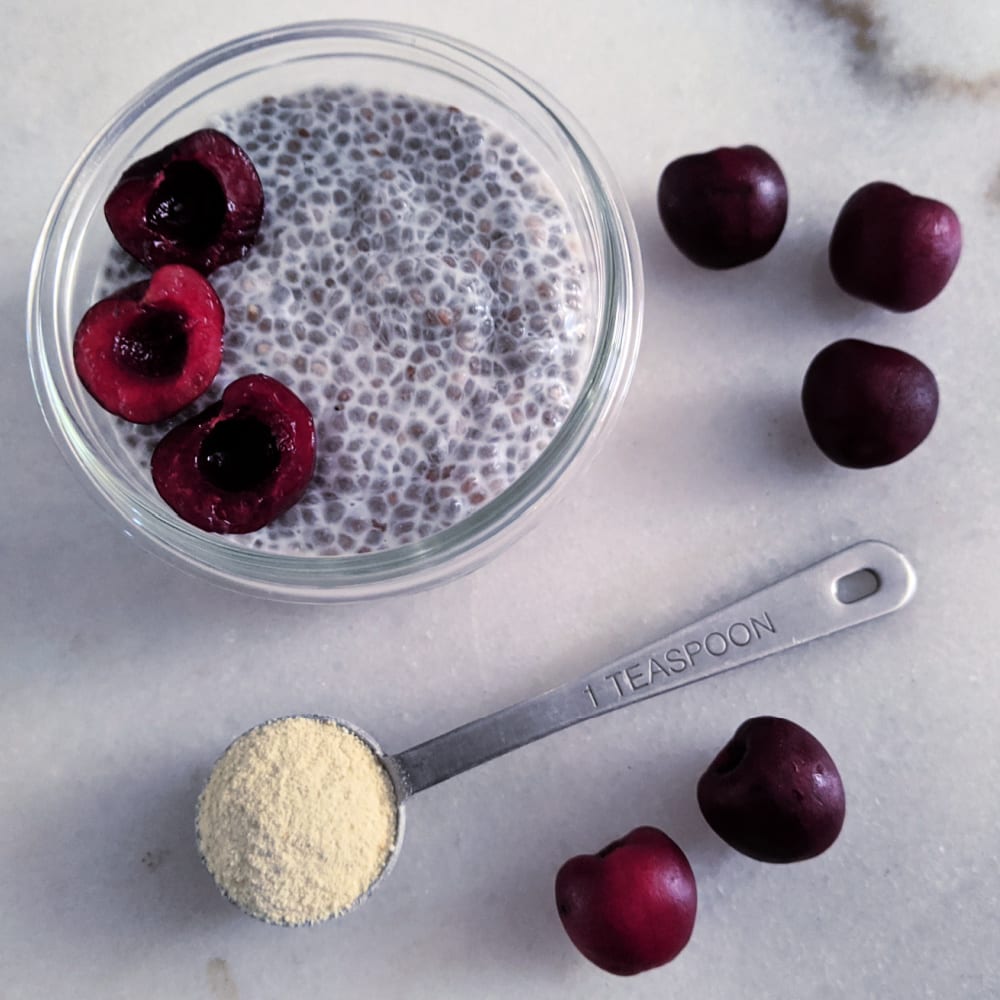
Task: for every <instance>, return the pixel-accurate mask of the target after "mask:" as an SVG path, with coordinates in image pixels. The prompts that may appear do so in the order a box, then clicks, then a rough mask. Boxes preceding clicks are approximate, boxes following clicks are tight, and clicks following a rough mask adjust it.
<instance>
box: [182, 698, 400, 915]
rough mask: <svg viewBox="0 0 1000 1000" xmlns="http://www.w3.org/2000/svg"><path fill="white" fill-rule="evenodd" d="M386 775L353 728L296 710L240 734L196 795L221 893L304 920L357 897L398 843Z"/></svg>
mask: <svg viewBox="0 0 1000 1000" xmlns="http://www.w3.org/2000/svg"><path fill="white" fill-rule="evenodd" d="M397 824H398V810H397V805H396V796H395V793H394V790H393V786H392V781H391V780H390V778H389V775H388V774H387V772H386V770H385V768H384V767H383V766H382V764H381V762H380V761H379V759H378V757H377V756H376V755H375V754H374V753H373V751H372V750H371V748H370V747H369V746H368V745H367V744H366V743H365V742H364V741H363V740H361V739H360V738H359V737H358V736H356V735H355V734H354V733H352V732H351V731H350V730H348V729H345V728H344V727H343V726H340V725H338V724H337V723H336V722H334V721H332V720H329V719H321V718H316V717H312V716H296V717H291V718H285V719H277V720H275V721H272V722H267V723H264V725H262V726H258V727H257V728H255V729H252V730H250V731H249V732H247V733H244V734H243V735H242V736H240V737H239V738H238V739H237V740H235V741H234V742H233V743H232V745H231V746H230V747H229V748H228V749H227V750H226V752H225V753H224V754H223V755H222V757H221V758H220V759H219V761H218V762H217V763H216V765H215V768H214V769H213V771H212V774H211V776H210V777H209V779H208V783H207V784H206V785H205V789H204V791H203V792H202V793H201V796H200V798H199V799H198V817H197V824H196V827H197V835H198V846H199V849H200V850H201V853H202V857H203V858H204V859H205V864H206V866H207V868H208V870H209V872H211V874H212V876H213V877H214V879H215V881H216V883H217V884H218V886H219V888H220V889H221V890H222V891H223V893H224V894H225V895H226V896H227V897H228V898H229V899H231V900H232V901H233V902H234V903H236V904H237V905H238V906H239V907H240V908H241V909H243V910H245V911H246V912H247V913H249V914H251V915H252V916H254V917H259V918H260V919H263V920H267V921H270V922H271V923H276V924H288V925H296V924H309V923H316V922H318V921H322V920H326V919H327V918H329V917H333V916H337V915H339V914H341V913H343V912H344V911H345V910H347V909H348V908H349V907H350V906H351V905H352V904H353V903H355V902H356V901H357V900H358V899H360V898H361V896H363V895H364V894H365V892H366V891H367V890H368V889H369V888H370V887H371V885H372V883H374V881H375V880H376V879H377V878H378V876H379V874H380V873H381V871H382V869H383V868H384V867H385V864H386V862H387V860H388V859H389V856H390V854H391V853H392V850H393V847H394V845H395V842H396V832H397Z"/></svg>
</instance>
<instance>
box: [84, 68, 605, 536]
mask: <svg viewBox="0 0 1000 1000" xmlns="http://www.w3.org/2000/svg"><path fill="white" fill-rule="evenodd" d="M212 125H213V127H215V128H218V129H220V130H221V131H223V132H226V133H227V134H228V135H230V136H231V137H232V138H233V139H234V140H235V141H236V142H238V143H239V144H240V145H241V146H242V147H243V148H244V149H245V150H246V152H247V153H248V154H249V156H250V157H251V159H252V160H253V162H254V165H255V166H256V168H257V171H258V173H259V175H260V179H261V182H262V184H263V187H264V193H265V213H264V221H263V225H262V226H261V230H260V233H259V236H258V239H257V242H256V244H255V246H254V247H253V249H252V250H251V252H250V253H249V255H248V256H247V257H246V258H245V259H244V260H242V261H239V262H237V263H233V264H230V265H228V266H226V267H224V268H222V269H221V270H220V271H217V272H215V273H214V274H212V275H211V277H210V281H211V283H212V285H213V286H214V287H215V290H216V291H217V293H218V295H219V297H220V298H221V300H222V302H223V304H224V306H225V310H226V327H225V330H226V332H225V351H224V357H223V363H222V368H221V370H220V372H219V375H218V377H217V378H216V380H215V383H214V384H213V386H212V388H211V389H210V390H209V391H208V392H207V393H206V394H205V395H204V396H203V397H202V398H201V399H199V400H198V402H197V403H196V404H195V405H194V406H193V407H192V408H189V409H188V410H187V411H184V412H182V413H180V414H178V417H177V418H176V420H175V422H179V421H181V420H184V419H186V418H187V417H188V416H190V415H191V414H192V413H193V412H196V411H198V410H201V409H203V408H204V407H205V406H206V405H208V404H209V403H211V402H213V401H215V400H216V399H218V398H219V396H220V395H221V392H222V389H223V388H224V387H225V386H226V385H227V384H228V383H230V382H231V381H232V380H233V379H235V378H238V377H239V376H242V375H248V374H254V373H263V374H268V375H271V376H272V377H274V378H276V379H278V380H280V381H281V382H283V383H285V384H286V385H287V386H289V387H290V388H291V389H293V390H294V391H295V392H296V393H297V394H298V396H299V397H300V398H301V399H302V400H303V402H304V403H305V404H306V405H307V406H308V407H309V409H310V411H311V412H312V415H313V418H314V420H315V424H316V437H317V466H316V473H315V476H314V477H313V480H312V483H311V484H310V486H309V488H308V490H307V492H306V494H305V496H304V497H303V498H302V499H301V500H300V501H299V503H298V504H296V505H295V506H294V507H293V508H292V509H291V510H289V511H287V512H286V513H285V514H283V515H281V516H280V517H279V518H278V519H277V520H275V521H273V522H272V523H271V524H269V525H268V526H267V527H265V528H263V529H261V530H259V531H256V532H253V533H251V534H248V535H230V536H227V538H228V540H229V541H231V542H232V543H233V544H236V545H243V546H248V547H252V548H255V549H260V550H262V551H267V552H274V553H283V554H303V555H310V554H311V555H341V554H351V553H362V552H371V551H376V550H381V549H389V548H393V547H395V546H399V545H403V544H406V543H409V542H413V541H416V540H419V539H423V538H426V537H428V536H430V535H432V534H434V533H435V532H438V531H440V530H442V529H444V528H446V527H449V526H450V525H453V524H455V523H457V522H458V521H460V520H461V519H462V518H464V517H466V516H467V515H468V514H470V513H471V512H473V511H474V510H476V509H477V508H479V507H481V506H482V505H484V504H486V503H487V502H488V501H490V500H492V499H493V498H495V497H496V496H498V495H499V494H500V493H501V492H503V490H505V489H506V488H507V487H508V486H509V485H510V484H511V483H513V482H514V481H515V480H516V479H517V478H518V477H519V476H521V475H522V474H523V473H524V472H525V470H526V469H527V468H528V467H529V466H530V465H531V464H532V463H533V462H534V461H535V459H536V458H537V457H538V456H539V454H540V453H541V452H542V451H543V450H544V449H545V447H546V446H547V445H548V444H549V442H550V441H551V440H552V438H553V437H554V436H555V434H556V432H557V431H558V429H559V427H560V426H561V424H562V423H563V420H564V419H565V417H566V414H567V413H568V412H569V410H570V408H571V407H572V405H573V403H574V402H575V399H576V396H577V393H578V391H579V386H580V383H581V381H582V378H583V376H584V373H585V371H586V368H587V365H588V364H589V360H590V354H591V348H592V343H591V326H592V324H591V323H590V322H589V320H590V314H591V297H592V291H591V288H590V284H589V275H588V273H587V269H586V265H585V261H584V253H583V250H582V247H581V241H580V239H579V237H578V234H577V231H576V229H575V226H574V223H573V221H572V219H571V218H570V215H569V213H568V211H567V209H566V207H565V204H564V203H563V201H562V199H561V198H560V196H559V195H558V193H557V192H556V190H555V188H554V186H553V185H552V183H551V181H550V180H549V178H548V177H547V176H546V174H545V173H544V171H543V170H542V169H541V167H540V166H539V164H538V163H537V162H536V161H535V160H534V159H533V157H532V156H531V155H530V154H529V153H528V152H527V151H526V150H524V149H523V148H521V147H520V146H519V145H518V143H517V142H516V141H514V140H513V139H512V138H511V137H510V136H509V135H507V134H504V133H503V132H501V131H499V130H498V129H497V128H496V127H494V126H493V125H491V124H490V123H488V122H486V121H484V120H482V119H480V118H477V117H474V116H472V115H469V114H466V113H464V112H462V111H460V110H459V109H458V108H454V107H445V106H443V105H439V104H433V103H429V102H427V101H424V100H422V99H419V98H416V97H410V96H406V95H402V94H391V93H386V92H383V91H373V90H363V89H359V88H352V87H343V88H317V89H312V90H309V91H305V92H302V93H298V94H294V95H291V96H286V97H280V98H275V97H270V96H269V97H264V98H262V99H261V100H259V101H256V102H254V103H252V104H250V105H248V106H247V107H245V108H243V109H241V110H239V111H236V112H233V113H230V114H226V115H223V116H220V117H219V118H218V119H217V120H216V121H215V122H213V123H212ZM144 277H146V273H145V271H143V270H142V268H141V267H140V265H138V264H136V263H135V262H134V261H132V260H131V258H127V257H126V255H125V254H124V252H123V251H121V250H119V249H117V248H115V250H114V251H113V252H112V254H111V257H110V258H109V261H108V264H107V266H106V268H105V270H104V273H103V275H102V277H101V286H100V288H99V289H98V297H102V296H104V295H107V294H108V293H109V292H111V291H113V290H115V289H117V288H120V287H121V286H122V285H125V284H128V283H130V282H133V281H136V280H140V279H142V278H144ZM163 433H164V425H163V424H160V425H155V426H144V425H138V424H129V423H126V422H124V421H119V422H118V434H119V437H120V440H121V442H122V444H123V445H124V447H125V448H126V449H127V451H128V452H129V454H130V455H131V456H132V457H133V458H134V460H135V462H136V463H137V464H138V465H139V466H140V467H141V469H142V470H143V471H144V473H145V472H146V471H147V470H148V468H149V459H150V455H151V453H152V450H153V448H154V446H155V445H156V443H157V442H158V440H159V439H160V438H161V437H162V436H163Z"/></svg>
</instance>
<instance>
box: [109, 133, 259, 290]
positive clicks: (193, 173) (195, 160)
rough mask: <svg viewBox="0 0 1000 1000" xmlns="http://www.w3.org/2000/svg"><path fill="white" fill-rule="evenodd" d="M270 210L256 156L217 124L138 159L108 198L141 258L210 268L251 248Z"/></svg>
mask: <svg viewBox="0 0 1000 1000" xmlns="http://www.w3.org/2000/svg"><path fill="white" fill-rule="evenodd" d="M263 213H264V191H263V188H262V187H261V183H260V178H259V177H258V176H257V171H256V169H255V168H254V165H253V163H252V162H251V160H250V157H249V156H247V154H246V153H245V152H244V151H243V149H242V148H241V147H240V146H238V145H237V144H236V143H235V142H233V140H232V139H230V138H229V137H228V136H226V135H224V134H223V133H222V132H217V131H215V130H214V129H202V130H201V131H199V132H192V133H191V134H190V135H188V136H185V137H184V138H183V139H178V140H177V141H176V142H172V143H170V145H169V146H165V147H164V148H163V149H161V150H160V151H159V152H157V153H153V154H152V155H150V156H147V157H144V158H143V159H141V160H139V161H137V162H136V163H134V164H132V166H131V167H129V168H128V169H127V170H126V171H125V173H123V174H122V176H121V178H120V179H119V181H118V183H117V184H116V185H115V187H114V190H113V191H112V192H111V194H110V195H109V196H108V199H107V201H106V202H105V203H104V215H105V218H106V219H107V221H108V225H109V226H110V227H111V232H112V233H114V236H115V239H117V240H118V242H119V243H120V244H121V245H122V247H123V248H124V249H125V250H127V251H128V252H129V253H130V254H132V256H133V257H135V258H136V259H137V260H139V261H141V262H142V263H143V264H145V265H147V267H158V266H160V265H162V264H187V265H188V266H189V267H193V268H195V269H196V270H198V271H201V272H202V273H203V274H209V273H210V272H212V271H214V270H215V269H216V268H217V267H220V266H221V265H223V264H228V263H230V262H231V261H234V260H240V259H242V258H243V257H245V256H246V255H247V253H248V252H249V250H250V247H251V246H252V245H253V242H254V240H255V239H256V237H257V231H258V230H259V229H260V223H261V219H262V217H263Z"/></svg>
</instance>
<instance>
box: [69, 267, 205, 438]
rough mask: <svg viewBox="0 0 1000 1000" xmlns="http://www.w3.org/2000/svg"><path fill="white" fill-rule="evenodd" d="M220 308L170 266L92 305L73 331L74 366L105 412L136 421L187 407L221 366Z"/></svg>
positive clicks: (197, 283) (195, 279)
mask: <svg viewBox="0 0 1000 1000" xmlns="http://www.w3.org/2000/svg"><path fill="white" fill-rule="evenodd" d="M224 321H225V310H224V309H223V307H222V303H221V302H220V301H219V297H218V295H216V294H215V289H213V288H212V286H211V285H210V284H209V283H208V282H207V281H206V280H205V279H204V278H203V277H202V276H201V275H200V274H199V273H198V272H197V271H194V270H192V269H191V268H190V267H184V266H183V265H179V264H173V265H170V266H168V267H161V268H160V269H159V270H157V271H154V272H153V275H152V277H150V279H149V280H148V281H140V282H137V283H136V284H134V285H129V286H128V287H127V288H123V289H121V291H118V292H115V294H114V295H111V296H109V297H108V298H106V299H102V300H101V301H100V302H98V303H96V304H95V305H93V306H91V307H90V309H88V310H87V312H86V313H85V314H84V317H83V319H82V320H81V321H80V325H79V326H78V327H77V329H76V335H75V337H74V340H73V363H74V365H75V366H76V371H77V374H78V375H79V376H80V380H81V381H82V382H83V384H84V386H85V387H86V388H87V391H88V392H89V393H90V394H91V395H92V396H93V397H94V398H95V399H96V400H97V402H98V403H100V404H101V406H103V407H104V408H105V409H106V410H110V411H111V412H112V413H114V414H117V415H118V416H120V417H124V418H125V419H126V420H131V421H133V422H135V423H139V424H151V423H155V422H156V421H158V420H164V419H165V418H167V417H170V416H173V414H175V413H177V412H178V411H179V410H182V409H183V408H184V407H185V406H187V405H188V404H189V403H192V402H194V400H196V399H197V398H198V397H199V396H200V395H201V394H202V393H203V392H204V391H205V390H206V389H207V388H208V387H209V386H210V385H211V384H212V379H214V378H215V376H216V373H217V372H218V370H219V365H221V364H222V328H223V323H224Z"/></svg>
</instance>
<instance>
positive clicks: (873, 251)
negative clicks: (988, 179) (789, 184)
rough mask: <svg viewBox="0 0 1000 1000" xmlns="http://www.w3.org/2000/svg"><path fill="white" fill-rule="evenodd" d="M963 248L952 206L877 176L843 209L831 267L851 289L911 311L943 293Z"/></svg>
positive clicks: (833, 240)
mask: <svg viewBox="0 0 1000 1000" xmlns="http://www.w3.org/2000/svg"><path fill="white" fill-rule="evenodd" d="M961 252H962V227H961V225H960V224H959V221H958V216H957V215H956V214H955V213H954V212H953V211H952V209H950V208H949V207H948V206H947V205H945V204H944V203H943V202H940V201H935V200H934V199H933V198H922V197H919V196H917V195H913V194H910V192H909V191H906V190H904V189H903V188H901V187H898V186H897V185H895V184H888V183H886V182H885V181H875V182H874V183H872V184H866V185H865V186H864V187H862V188H859V189H858V190H857V191H855V192H854V194H852V195H851V197H850V198H848V200H847V202H846V203H845V205H844V207H843V208H842V209H841V210H840V215H839V216H838V217H837V221H836V223H835V224H834V227H833V235H832V236H831V237H830V271H831V272H832V274H833V277H834V279H835V280H836V282H837V284H838V285H840V287H841V288H842V289H843V290H844V291H845V292H847V293H848V294H850V295H854V296H856V297H857V298H859V299H864V300H865V301H867V302H874V303H875V304H876V305H880V306H883V307H884V308H886V309H892V310H893V311H895V312H912V311H913V310H914V309H919V308H920V307H921V306H925V305H927V303H928V302H930V301H931V300H932V299H934V298H936V297H937V296H938V295H939V294H940V293H941V291H942V289H943V288H944V286H945V285H947V284H948V279H949V278H951V275H952V272H953V271H954V270H955V267H956V265H957V264H958V258H959V255H960V254H961Z"/></svg>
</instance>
